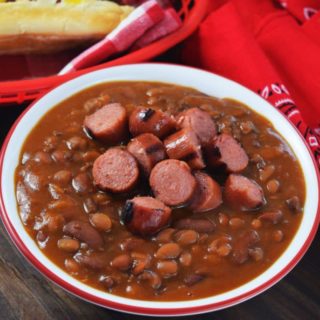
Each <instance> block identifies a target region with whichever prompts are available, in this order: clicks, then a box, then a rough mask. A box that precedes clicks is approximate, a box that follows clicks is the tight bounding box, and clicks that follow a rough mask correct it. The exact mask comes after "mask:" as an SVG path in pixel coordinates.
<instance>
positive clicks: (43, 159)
mask: <svg viewBox="0 0 320 320" xmlns="http://www.w3.org/2000/svg"><path fill="white" fill-rule="evenodd" d="M33 160H34V161H35V162H38V163H41V164H49V163H51V162H52V159H51V157H50V155H49V153H47V152H44V151H38V152H36V154H35V155H34V157H33Z"/></svg>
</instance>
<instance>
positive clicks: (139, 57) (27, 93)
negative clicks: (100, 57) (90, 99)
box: [0, 0, 210, 106]
mask: <svg viewBox="0 0 320 320" xmlns="http://www.w3.org/2000/svg"><path fill="white" fill-rule="evenodd" d="M209 2H210V0H193V1H192V0H181V7H180V9H179V11H178V13H179V15H180V17H181V18H182V20H183V24H182V27H181V28H180V29H179V30H177V31H176V32H174V33H172V34H170V35H168V36H167V37H165V38H163V39H160V40H158V41H156V42H154V43H152V44H150V45H148V46H147V47H144V48H142V49H139V50H137V51H134V52H131V53H128V54H126V55H123V56H121V57H119V58H116V59H113V60H111V61H108V62H105V63H102V64H99V65H96V66H94V67H91V68H87V69H83V70H80V71H77V72H73V73H70V74H66V75H62V76H58V75H54V76H49V77H41V78H34V79H27V80H24V79H21V80H18V81H4V82H0V106H4V105H11V104H20V103H23V102H27V101H32V100H34V99H36V98H38V97H39V96H41V95H43V94H44V93H46V92H47V91H49V90H51V89H52V88H54V87H56V86H58V85H59V84H61V83H63V82H65V81H67V80H70V79H72V78H75V77H77V76H79V75H81V74H84V73H87V72H90V71H94V70H98V69H102V68H106V67H111V66H116V65H122V64H130V63H137V62H143V61H148V60H150V59H151V58H153V57H155V56H157V55H159V54H161V53H163V52H165V51H166V50H168V49H169V48H171V47H173V46H174V45H176V44H177V43H179V42H181V41H182V40H184V39H185V38H187V37H188V36H189V35H190V34H191V33H192V32H193V31H195V29H196V28H197V26H198V25H199V23H200V22H201V21H202V19H203V18H204V16H205V14H206V10H207V5H208V3H209ZM4 63H6V61H2V64H4ZM10 68H11V66H10ZM18 69H19V65H17V63H15V65H14V66H12V70H13V72H14V71H15V70H18Z"/></svg>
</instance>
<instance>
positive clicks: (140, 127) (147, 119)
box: [129, 107, 176, 138]
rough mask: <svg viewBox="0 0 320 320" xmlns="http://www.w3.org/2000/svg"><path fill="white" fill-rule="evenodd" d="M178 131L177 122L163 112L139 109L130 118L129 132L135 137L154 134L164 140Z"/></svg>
mask: <svg viewBox="0 0 320 320" xmlns="http://www.w3.org/2000/svg"><path fill="white" fill-rule="evenodd" d="M175 129H176V120H175V119H174V118H173V116H169V115H168V114H166V113H164V112H163V111H161V110H157V109H151V108H145V107H138V108H136V109H135V110H134V111H133V112H132V113H131V115H130V117H129V130H130V132H131V134H132V135H133V136H137V135H139V134H141V133H152V134H154V135H155V136H157V137H158V138H163V137H165V136H167V135H168V134H170V133H172V132H173V131H174V130H175Z"/></svg>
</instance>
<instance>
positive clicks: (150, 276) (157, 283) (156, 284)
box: [138, 270, 162, 289]
mask: <svg viewBox="0 0 320 320" xmlns="http://www.w3.org/2000/svg"><path fill="white" fill-rule="evenodd" d="M138 281H148V283H149V285H150V286H151V288H153V289H159V288H160V287H161V284H162V282H161V278H160V277H159V275H158V274H157V273H155V272H153V271H150V270H145V271H144V272H142V273H141V274H140V275H139V276H138Z"/></svg>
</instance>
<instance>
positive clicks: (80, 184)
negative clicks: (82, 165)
mask: <svg viewBox="0 0 320 320" xmlns="http://www.w3.org/2000/svg"><path fill="white" fill-rule="evenodd" d="M72 186H73V189H74V190H75V191H76V192H78V193H85V192H90V191H92V187H93V186H92V181H91V180H90V178H89V176H88V175H87V174H86V173H85V172H82V173H79V174H78V175H77V176H75V177H74V178H73V180H72Z"/></svg>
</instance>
